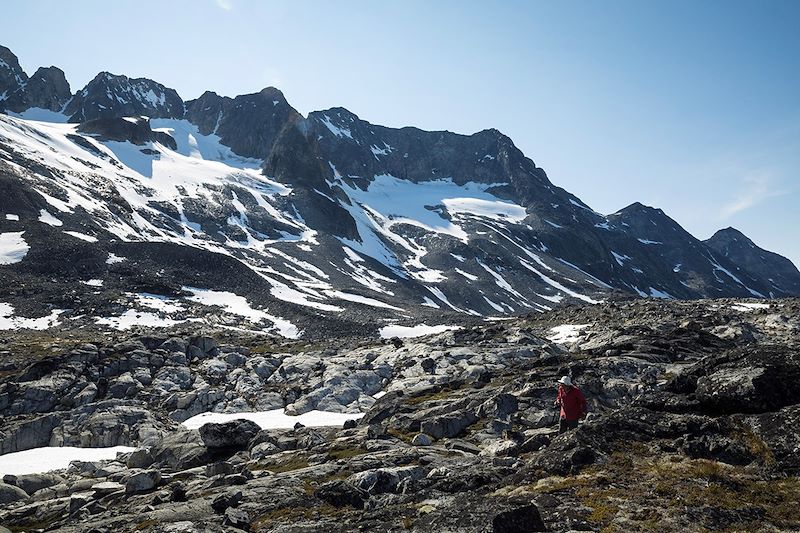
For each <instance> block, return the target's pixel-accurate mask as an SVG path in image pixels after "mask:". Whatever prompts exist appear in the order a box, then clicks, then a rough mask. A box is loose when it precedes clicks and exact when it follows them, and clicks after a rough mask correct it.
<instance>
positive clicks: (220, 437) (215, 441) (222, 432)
mask: <svg viewBox="0 0 800 533" xmlns="http://www.w3.org/2000/svg"><path fill="white" fill-rule="evenodd" d="M199 431H200V438H201V439H202V441H203V444H205V445H206V446H207V447H208V448H231V449H237V450H244V449H246V448H247V445H248V444H249V443H250V441H251V440H253V438H254V437H255V436H256V435H257V434H258V432H259V431H261V428H260V427H259V426H258V424H256V423H255V422H253V421H251V420H244V419H238V420H231V421H230V422H224V423H222V424H215V423H210V424H205V425H204V426H202V427H201V428H200V430H199Z"/></svg>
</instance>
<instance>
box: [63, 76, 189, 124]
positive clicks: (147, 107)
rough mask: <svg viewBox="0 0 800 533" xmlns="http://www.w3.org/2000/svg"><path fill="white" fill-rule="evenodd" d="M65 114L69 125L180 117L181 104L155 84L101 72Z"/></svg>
mask: <svg viewBox="0 0 800 533" xmlns="http://www.w3.org/2000/svg"><path fill="white" fill-rule="evenodd" d="M65 113H66V114H67V115H68V116H69V117H70V119H69V120H70V122H83V121H85V120H91V119H95V118H101V117H121V116H139V115H145V116H148V117H151V118H182V117H183V116H184V105H183V100H182V99H181V97H180V96H178V93H177V92H175V90H174V89H170V88H168V87H165V86H164V85H162V84H160V83H158V82H155V81H153V80H150V79H147V78H128V77H127V76H122V75H116V74H112V73H110V72H105V71H104V72H101V73H99V74H98V75H97V76H95V78H94V79H93V80H92V81H90V82H89V83H88V84H87V85H86V87H84V88H83V89H82V90H80V91H78V93H76V95H75V97H74V98H73V99H72V101H71V102H70V103H69V105H68V106H67V107H66V109H65Z"/></svg>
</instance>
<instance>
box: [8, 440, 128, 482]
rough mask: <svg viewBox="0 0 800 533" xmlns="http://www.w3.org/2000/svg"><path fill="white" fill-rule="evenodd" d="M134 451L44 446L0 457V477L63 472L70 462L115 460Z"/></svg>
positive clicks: (121, 448) (118, 447) (120, 448)
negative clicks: (120, 455) (118, 455)
mask: <svg viewBox="0 0 800 533" xmlns="http://www.w3.org/2000/svg"><path fill="white" fill-rule="evenodd" d="M133 450H135V448H131V447H130V446H114V447H111V448H75V447H72V446H61V447H56V446H45V447H42V448H32V449H30V450H23V451H21V452H12V453H7V454H5V455H0V476H4V475H7V474H8V475H14V476H24V475H26V474H41V473H44V472H50V471H52V470H64V469H66V468H67V467H69V464H70V463H71V462H72V461H104V460H108V459H116V458H117V454H118V453H129V452H132V451H133Z"/></svg>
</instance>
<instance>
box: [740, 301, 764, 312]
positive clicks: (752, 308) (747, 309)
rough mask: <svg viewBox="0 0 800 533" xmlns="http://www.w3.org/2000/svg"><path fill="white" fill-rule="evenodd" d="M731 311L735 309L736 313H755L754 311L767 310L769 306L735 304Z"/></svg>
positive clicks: (747, 303) (748, 303)
mask: <svg viewBox="0 0 800 533" xmlns="http://www.w3.org/2000/svg"><path fill="white" fill-rule="evenodd" d="M731 309H736V310H737V311H742V312H745V313H747V312H750V311H755V310H756V309H769V304H760V303H750V302H737V303H735V304H733V305H732V306H731Z"/></svg>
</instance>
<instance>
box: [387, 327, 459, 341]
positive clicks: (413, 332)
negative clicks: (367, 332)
mask: <svg viewBox="0 0 800 533" xmlns="http://www.w3.org/2000/svg"><path fill="white" fill-rule="evenodd" d="M454 329H460V327H459V326H448V325H446V324H440V325H438V326H428V325H427V324H418V325H416V326H400V325H397V324H389V325H388V326H384V327H382V328H381V329H380V330H379V331H378V332H379V333H380V336H381V338H382V339H391V338H392V337H399V338H401V339H408V338H413V337H422V336H424V335H432V334H434V333H442V332H444V331H450V330H454Z"/></svg>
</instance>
